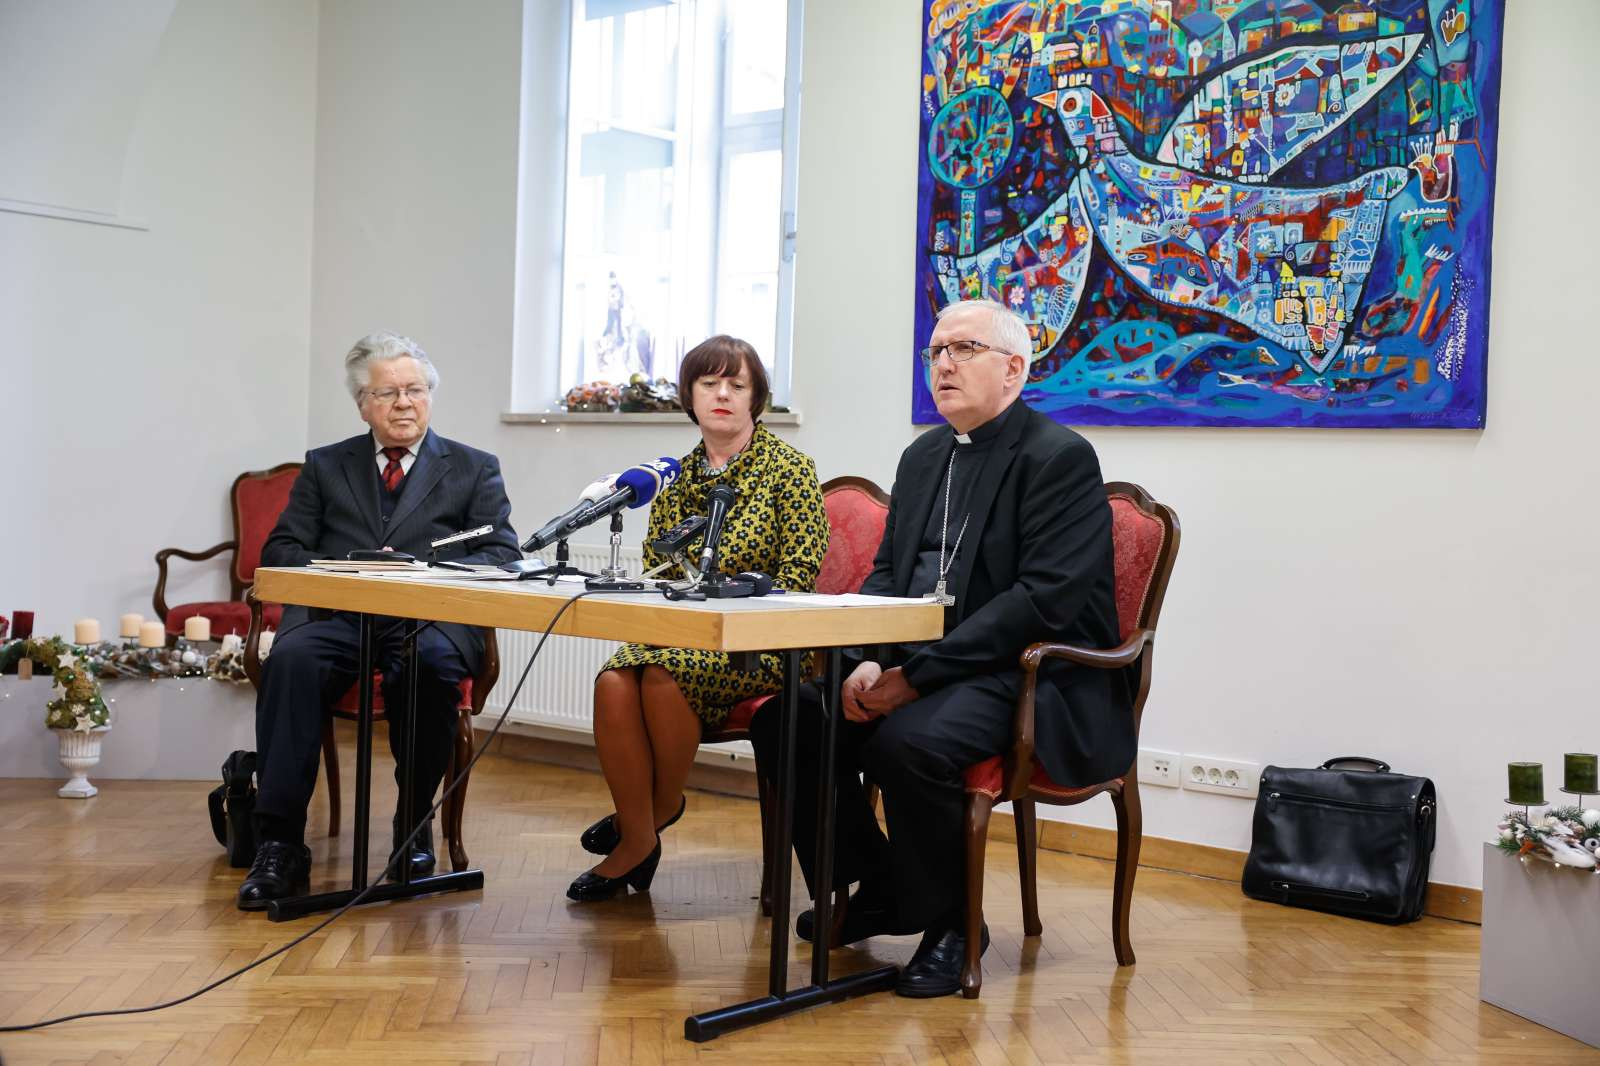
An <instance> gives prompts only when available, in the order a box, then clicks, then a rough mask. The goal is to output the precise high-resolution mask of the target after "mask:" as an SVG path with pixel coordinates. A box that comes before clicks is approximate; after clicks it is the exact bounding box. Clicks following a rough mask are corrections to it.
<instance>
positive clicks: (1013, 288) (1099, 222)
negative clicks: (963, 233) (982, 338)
mask: <svg viewBox="0 0 1600 1066" xmlns="http://www.w3.org/2000/svg"><path fill="white" fill-rule="evenodd" d="M1419 40H1420V38H1419V37H1417V36H1416V35H1408V36H1405V37H1397V38H1389V39H1385V40H1383V41H1378V42H1371V41H1367V42H1355V43H1350V44H1345V45H1337V44H1335V45H1326V44H1322V45H1315V46H1305V47H1301V48H1290V49H1284V50H1282V51H1281V52H1279V53H1276V54H1275V55H1274V56H1272V57H1269V59H1268V60H1266V61H1265V62H1266V63H1267V64H1270V65H1271V66H1272V67H1273V68H1274V69H1275V70H1276V69H1280V68H1281V70H1284V71H1290V72H1292V71H1294V70H1295V69H1296V65H1297V64H1298V65H1299V66H1303V67H1308V71H1309V72H1310V73H1318V72H1320V73H1321V77H1322V78H1323V79H1324V80H1323V81H1322V82H1320V83H1317V84H1320V85H1321V89H1320V90H1319V91H1320V92H1322V93H1324V94H1328V93H1333V92H1334V90H1338V91H1339V92H1342V93H1343V94H1344V95H1342V96H1338V100H1337V102H1338V103H1339V104H1340V106H1339V107H1337V108H1336V109H1334V110H1336V112H1337V113H1336V114H1330V115H1328V116H1317V118H1316V121H1315V129H1312V130H1310V132H1306V130H1304V129H1302V128H1301V126H1302V124H1300V123H1294V124H1291V123H1290V122H1289V121H1288V120H1287V118H1286V117H1279V118H1277V119H1276V120H1275V121H1264V122H1262V123H1261V127H1262V128H1260V129H1255V130H1246V129H1243V128H1241V127H1237V126H1235V127H1230V128H1231V129H1233V133H1232V134H1231V135H1230V136H1232V137H1234V138H1236V140H1235V141H1234V142H1231V143H1232V144H1233V146H1234V147H1236V149H1237V150H1229V151H1220V150H1216V149H1215V146H1212V150H1211V151H1210V152H1209V154H1208V152H1207V151H1205V150H1203V149H1205V148H1206V146H1207V145H1208V144H1209V143H1210V140H1209V139H1210V137H1211V129H1210V127H1209V126H1208V122H1207V119H1208V116H1207V114H1206V112H1205V107H1204V106H1203V105H1205V104H1206V103H1207V102H1208V101H1215V100H1218V99H1225V98H1227V97H1229V95H1230V94H1231V91H1232V89H1233V88H1234V85H1233V82H1234V81H1237V80H1239V79H1240V78H1248V77H1249V76H1250V73H1249V69H1247V68H1244V67H1241V68H1238V69H1236V70H1232V71H1229V72H1227V73H1225V74H1223V75H1221V76H1219V77H1218V78H1216V79H1213V81H1212V82H1211V83H1208V84H1207V85H1206V86H1205V87H1204V88H1203V89H1202V90H1201V91H1200V92H1197V93H1196V94H1195V96H1194V97H1193V98H1192V99H1191V101H1190V104H1189V106H1188V107H1187V108H1186V109H1185V111H1184V112H1183V113H1182V114H1181V115H1180V116H1179V117H1178V118H1177V119H1176V120H1175V121H1174V122H1173V123H1172V125H1171V126H1170V127H1169V129H1168V130H1167V132H1166V134H1165V136H1164V138H1163V139H1162V145H1161V149H1160V151H1159V152H1158V153H1157V158H1156V159H1155V160H1148V159H1143V158H1140V157H1138V156H1136V155H1134V153H1133V152H1132V151H1131V150H1130V149H1129V147H1128V145H1127V143H1126V142H1125V141H1124V139H1123V136H1122V133H1121V131H1120V130H1119V129H1118V126H1117V121H1116V118H1115V116H1114V114H1113V113H1112V110H1111V108H1110V107H1109V106H1108V105H1107V103H1106V102H1105V100H1104V99H1102V98H1101V97H1100V96H1099V94H1098V93H1096V92H1095V91H1094V89H1093V88H1091V87H1090V85H1089V79H1088V77H1087V76H1086V75H1073V76H1070V78H1069V79H1064V80H1066V81H1069V82H1070V83H1069V84H1060V83H1057V84H1056V85H1054V86H1052V88H1051V89H1050V91H1049V92H1048V93H1047V94H1045V96H1043V97H1036V99H1040V100H1041V101H1044V102H1047V104H1049V105H1053V106H1054V108H1055V111H1056V115H1057V117H1058V118H1059V119H1060V121H1061V123H1062V126H1063V128H1064V131H1065V133H1066V135H1067V139H1068V141H1069V143H1070V145H1071V150H1072V151H1073V152H1074V153H1075V154H1076V156H1077V162H1078V169H1077V171H1076V173H1075V174H1074V175H1073V176H1072V178H1071V179H1070V180H1069V181H1068V183H1067V185H1066V187H1065V189H1064V190H1063V191H1062V193H1061V194H1060V196H1059V197H1058V198H1057V199H1056V200H1055V201H1054V202H1053V203H1052V204H1051V205H1050V206H1049V207H1048V208H1047V209H1046V210H1045V211H1044V212H1043V213H1041V214H1040V215H1039V216H1038V217H1036V218H1035V219H1033V220H1032V221H1031V222H1030V223H1029V224H1028V225H1027V226H1026V227H1024V229H1023V231H1022V232H1021V233H1018V234H1015V235H1012V236H1009V237H1007V238H1005V239H1004V240H1001V241H999V242H997V243H996V244H994V245H991V246H990V247H987V248H984V249H981V250H979V251H977V252H976V253H975V254H972V255H968V256H962V257H959V258H955V257H944V258H942V260H941V261H940V262H939V263H938V264H936V266H937V273H938V274H939V276H940V277H941V280H942V284H943V286H944V289H945V296H946V298H947V299H961V298H964V297H969V296H973V295H979V294H985V295H990V296H992V297H995V298H999V299H1005V300H1007V301H1008V302H1009V303H1010V304H1011V305H1013V306H1018V307H1019V309H1020V310H1021V311H1022V312H1023V313H1024V316H1025V317H1026V318H1028V320H1029V322H1030V325H1032V326H1033V327H1034V329H1035V357H1036V358H1037V357H1039V356H1042V355H1044V354H1045V353H1047V352H1048V351H1049V350H1050V348H1051V347H1052V346H1053V345H1054V343H1055V341H1056V339H1057V338H1058V337H1059V336H1060V335H1061V333H1062V332H1063V331H1064V330H1065V329H1066V328H1067V327H1068V325H1070V323H1071V322H1072V320H1073V317H1074V315H1075V314H1076V313H1077V308H1078V305H1079V303H1080V302H1081V300H1082V298H1083V293H1084V286H1085V283H1086V281H1087V275H1088V267H1089V260H1090V253H1091V252H1092V250H1093V248H1094V245H1095V244H1096V243H1098V244H1100V245H1101V246H1103V247H1104V248H1105V249H1106V252H1107V254H1108V255H1109V256H1110V258H1111V260H1112V262H1113V263H1115V264H1116V266H1117V268H1118V269H1119V270H1120V271H1121V272H1122V273H1123V274H1125V275H1126V276H1127V277H1128V278H1129V279H1131V280H1132V281H1133V283H1134V284H1135V286H1136V287H1138V288H1139V289H1140V290H1142V291H1143V292H1144V293H1146V294H1148V295H1149V296H1150V297H1152V298H1153V299H1155V300H1157V301H1159V302H1161V303H1164V304H1168V305H1170V306H1175V307H1181V308H1185V309H1196V310H1203V311H1210V312H1212V313H1214V314H1217V315H1221V316H1223V317H1225V318H1228V319H1230V320H1232V321H1234V322H1237V323H1240V324H1241V325H1244V326H1246V327H1247V328H1249V329H1251V330H1252V331H1254V332H1255V333H1256V334H1257V335H1258V336H1260V337H1263V338H1266V339H1270V340H1272V341H1275V342H1277V343H1278V344H1280V345H1282V346H1283V347H1284V348H1285V349H1288V350H1289V351H1292V352H1294V353H1296V354H1297V355H1298V356H1299V357H1300V358H1301V359H1303V360H1304V361H1305V363H1306V364H1307V365H1308V366H1309V367H1310V368H1311V369H1312V370H1313V371H1315V372H1318V373H1320V372H1321V371H1322V370H1324V369H1325V368H1326V367H1327V366H1328V365H1329V364H1330V363H1331V362H1332V361H1333V360H1334V358H1335V357H1336V356H1337V355H1338V354H1339V352H1340V350H1341V347H1342V346H1343V345H1344V344H1345V343H1346V341H1347V340H1348V338H1349V335H1350V332H1351V329H1352V327H1353V325H1354V321H1355V313H1356V309H1357V307H1358V305H1359V303H1360V300H1361V293H1362V289H1363V286H1364V284H1365V282H1366V279H1367V275H1368V274H1369V273H1370V271H1371V269H1372V265H1373V256H1374V253H1375V251H1376V249H1377V247H1378V244H1379V242H1380V239H1381V234H1382V231H1383V224H1384V219H1385V216H1386V214H1387V211H1388V205H1389V201H1390V200H1391V199H1393V198H1394V197H1395V196H1397V195H1398V194H1399V193H1400V192H1401V191H1402V190H1404V189H1405V188H1406V185H1407V183H1408V181H1409V180H1410V177H1411V175H1410V173H1409V171H1408V170H1407V169H1405V168H1403V167H1380V168H1376V169H1373V170H1369V171H1367V172H1365V173H1363V174H1360V175H1358V176H1356V177H1354V178H1352V179H1351V180H1349V181H1345V182H1341V183H1338V184H1333V185H1327V186H1323V187H1320V188H1287V187H1284V186H1281V185H1275V184H1272V176H1273V174H1274V173H1276V171H1277V170H1278V169H1280V168H1281V167H1283V166H1284V165H1285V164H1286V163H1288V162H1289V161H1290V160H1291V159H1293V158H1294V157H1295V156H1297V155H1298V154H1299V153H1301V152H1302V151H1304V150H1305V149H1307V148H1308V147H1310V146H1311V145H1313V144H1315V143H1317V142H1318V141H1319V140H1321V139H1322V138H1323V137H1326V136H1327V135H1328V134H1329V133H1331V132H1332V131H1333V130H1335V129H1337V128H1338V127H1339V126H1341V125H1343V123H1344V122H1346V121H1347V120H1348V119H1349V118H1350V117H1351V116H1353V115H1354V114H1355V113H1356V112H1357V111H1359V110H1360V109H1361V107H1362V106H1363V105H1365V104H1366V103H1367V102H1368V101H1370V100H1371V99H1373V98H1374V96H1375V95H1376V93H1377V92H1378V91H1379V90H1380V89H1381V88H1382V87H1383V86H1384V85H1386V84H1388V82H1389V81H1390V80H1391V79H1392V78H1393V77H1394V76H1395V75H1397V74H1398V73H1399V72H1400V71H1401V70H1402V69H1403V68H1404V67H1405V66H1406V65H1407V63H1409V62H1410V60H1411V59H1412V57H1413V56H1414V55H1415V54H1416V50H1417V45H1418V42H1419ZM1311 60H1317V61H1318V62H1317V63H1316V64H1315V65H1312V64H1311ZM1353 72H1358V73H1359V76H1357V77H1352V73H1353ZM1296 84H1298V83H1296ZM1351 86H1353V88H1352V87H1351ZM1288 87H1289V86H1286V89H1287V88H1288ZM1295 91H1301V90H1299V89H1296V90H1295ZM1306 129H1310V127H1309V126H1307V127H1306ZM1208 159H1209V163H1208V162H1207V160H1208ZM1241 160H1242V161H1243V164H1242V166H1240V168H1239V169H1238V170H1227V169H1226V168H1227V167H1229V166H1235V165H1238V164H1239V161H1241ZM1180 163H1181V164H1183V165H1180ZM1197 167H1204V168H1205V169H1204V170H1201V169H1196V168H1197ZM1219 167H1220V168H1223V169H1221V170H1220V171H1219V170H1218V168H1219ZM1235 174H1236V175H1237V177H1235V176H1234V175H1235ZM1419 175H1420V177H1421V178H1423V179H1424V182H1425V181H1426V179H1427V177H1428V175H1427V174H1426V173H1422V172H1420V171H1419ZM1427 191H1428V190H1427V189H1425V190H1424V192H1427ZM996 289H999V290H1003V291H992V290H996Z"/></svg>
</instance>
